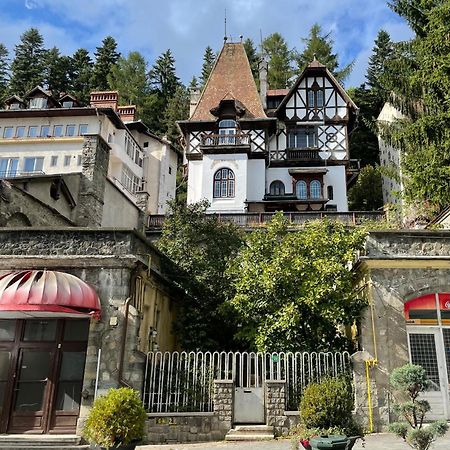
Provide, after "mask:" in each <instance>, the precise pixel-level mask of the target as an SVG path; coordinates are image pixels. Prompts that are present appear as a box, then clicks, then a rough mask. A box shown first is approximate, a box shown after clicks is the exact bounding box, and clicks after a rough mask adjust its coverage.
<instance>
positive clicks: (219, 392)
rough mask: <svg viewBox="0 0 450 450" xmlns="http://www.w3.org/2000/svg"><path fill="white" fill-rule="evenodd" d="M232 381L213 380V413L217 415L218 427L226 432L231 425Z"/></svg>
mask: <svg viewBox="0 0 450 450" xmlns="http://www.w3.org/2000/svg"><path fill="white" fill-rule="evenodd" d="M233 400H234V382H233V381H228V380H214V414H216V415H217V416H218V417H219V428H220V429H221V430H222V431H225V432H227V431H228V430H231V428H232V426H233V407H234V401H233Z"/></svg>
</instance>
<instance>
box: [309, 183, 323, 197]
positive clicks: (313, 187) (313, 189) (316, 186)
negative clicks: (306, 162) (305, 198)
mask: <svg viewBox="0 0 450 450" xmlns="http://www.w3.org/2000/svg"><path fill="white" fill-rule="evenodd" d="M309 190H310V196H311V198H321V197H322V185H321V184H320V181H319V180H312V181H311V183H310V185H309Z"/></svg>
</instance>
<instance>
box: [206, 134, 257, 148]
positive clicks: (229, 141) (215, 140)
mask: <svg viewBox="0 0 450 450" xmlns="http://www.w3.org/2000/svg"><path fill="white" fill-rule="evenodd" d="M250 142H251V137H250V134H246V133H238V134H203V135H202V136H201V145H202V146H205V147H220V146H222V145H224V146H238V145H250Z"/></svg>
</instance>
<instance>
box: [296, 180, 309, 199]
mask: <svg viewBox="0 0 450 450" xmlns="http://www.w3.org/2000/svg"><path fill="white" fill-rule="evenodd" d="M295 193H296V194H297V198H299V199H300V200H306V199H307V198H308V191H307V186H306V181H303V180H299V181H297V184H296V185H295Z"/></svg>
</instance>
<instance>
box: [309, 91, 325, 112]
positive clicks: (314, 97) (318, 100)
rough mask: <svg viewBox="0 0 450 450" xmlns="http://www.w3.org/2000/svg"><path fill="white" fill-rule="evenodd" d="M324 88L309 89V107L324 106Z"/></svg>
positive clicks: (317, 107) (319, 107) (318, 107)
mask: <svg viewBox="0 0 450 450" xmlns="http://www.w3.org/2000/svg"><path fill="white" fill-rule="evenodd" d="M323 104H324V99H323V90H322V89H314V88H313V89H310V90H309V91H308V107H309V108H313V109H321V108H323Z"/></svg>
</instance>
